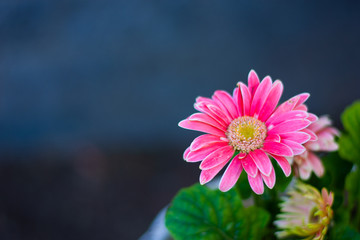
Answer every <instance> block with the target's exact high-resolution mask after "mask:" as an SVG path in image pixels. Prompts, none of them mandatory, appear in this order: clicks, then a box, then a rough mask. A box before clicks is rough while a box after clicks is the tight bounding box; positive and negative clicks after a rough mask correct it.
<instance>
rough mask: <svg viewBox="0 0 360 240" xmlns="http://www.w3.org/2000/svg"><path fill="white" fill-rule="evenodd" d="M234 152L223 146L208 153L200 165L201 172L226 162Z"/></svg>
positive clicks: (229, 147) (230, 148)
mask: <svg viewBox="0 0 360 240" xmlns="http://www.w3.org/2000/svg"><path fill="white" fill-rule="evenodd" d="M234 152H235V150H234V149H233V148H232V147H231V146H229V145H228V146H225V147H221V148H218V149H216V150H215V151H214V152H212V153H210V154H209V155H208V156H207V157H206V158H205V159H204V160H203V161H202V162H201V164H200V169H201V170H207V169H211V168H214V167H216V166H217V165H219V164H221V163H223V162H225V161H226V162H227V161H228V160H230V158H231V157H232V156H233V155H234Z"/></svg>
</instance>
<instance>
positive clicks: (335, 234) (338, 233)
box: [330, 225, 360, 240]
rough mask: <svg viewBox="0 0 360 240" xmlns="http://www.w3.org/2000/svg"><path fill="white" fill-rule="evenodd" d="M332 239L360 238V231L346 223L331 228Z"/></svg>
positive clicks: (347, 239) (358, 239) (353, 239)
mask: <svg viewBox="0 0 360 240" xmlns="http://www.w3.org/2000/svg"><path fill="white" fill-rule="evenodd" d="M330 240H360V233H359V232H357V231H356V230H354V229H352V228H351V227H349V226H346V225H339V226H336V227H335V228H334V229H332V230H331V234H330Z"/></svg>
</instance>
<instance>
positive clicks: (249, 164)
mask: <svg viewBox="0 0 360 240" xmlns="http://www.w3.org/2000/svg"><path fill="white" fill-rule="evenodd" d="M241 164H242V166H243V168H244V170H245V172H246V173H247V174H248V175H249V176H251V177H255V176H256V174H257V172H258V169H257V166H256V164H255V163H254V161H253V160H252V158H251V157H250V155H249V154H247V155H246V157H244V158H243V159H242V160H241Z"/></svg>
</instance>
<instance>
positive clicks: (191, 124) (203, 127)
mask: <svg viewBox="0 0 360 240" xmlns="http://www.w3.org/2000/svg"><path fill="white" fill-rule="evenodd" d="M179 127H182V128H185V129H190V130H195V131H200V132H204V133H210V134H213V135H216V136H219V137H225V132H224V131H221V130H220V129H218V128H216V127H213V126H211V125H209V124H206V123H203V122H197V121H190V120H188V119H185V120H182V121H181V122H179Z"/></svg>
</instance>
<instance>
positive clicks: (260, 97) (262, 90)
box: [250, 76, 272, 118]
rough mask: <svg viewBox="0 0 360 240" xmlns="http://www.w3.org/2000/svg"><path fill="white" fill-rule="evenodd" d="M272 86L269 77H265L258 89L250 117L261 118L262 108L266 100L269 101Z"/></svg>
mask: <svg viewBox="0 0 360 240" xmlns="http://www.w3.org/2000/svg"><path fill="white" fill-rule="evenodd" d="M271 86H272V81H271V78H270V77H269V76H267V77H265V78H264V80H262V81H261V83H260V85H259V87H258V88H257V89H256V92H255V94H254V96H253V100H252V103H251V109H250V116H254V117H255V118H257V117H258V116H259V113H260V110H261V107H262V106H263V105H264V102H265V100H266V99H267V97H268V95H269V92H270V89H271Z"/></svg>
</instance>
